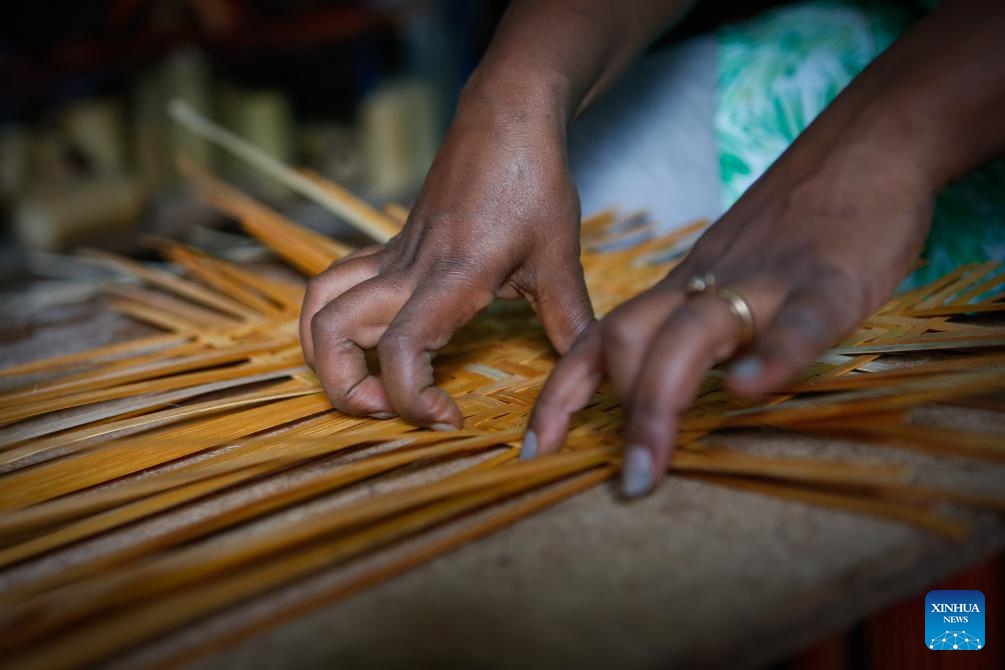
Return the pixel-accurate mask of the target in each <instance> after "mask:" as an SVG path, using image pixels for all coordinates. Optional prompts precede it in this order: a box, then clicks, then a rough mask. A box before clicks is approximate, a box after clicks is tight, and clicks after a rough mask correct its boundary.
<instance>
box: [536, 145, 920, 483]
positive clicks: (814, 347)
mask: <svg viewBox="0 0 1005 670" xmlns="http://www.w3.org/2000/svg"><path fill="white" fill-rule="evenodd" d="M825 130H826V128H825ZM834 137H835V135H833V134H830V133H820V132H818V133H816V134H812V133H810V134H808V135H807V136H806V137H805V139H803V140H800V142H797V144H796V145H794V147H793V148H792V149H790V151H789V152H787V153H786V154H785V155H784V156H783V157H782V158H781V159H780V160H779V161H778V162H777V163H776V164H775V166H773V167H772V168H771V169H770V170H769V171H768V173H766V174H765V175H764V177H763V178H762V179H761V180H759V181H758V182H757V183H756V184H755V186H754V187H753V188H752V189H750V190H749V191H748V193H747V194H745V195H744V197H743V198H742V199H741V200H740V201H739V202H738V203H737V204H736V205H735V206H734V207H733V208H732V209H731V210H730V211H729V212H727V213H726V214H725V215H724V216H723V217H722V218H721V219H720V220H719V221H718V222H717V223H715V224H714V225H713V226H712V227H711V228H710V229H709V230H708V231H707V233H706V234H705V235H704V236H703V237H702V238H701V239H700V240H699V242H698V243H697V244H696V245H695V247H694V249H693V250H692V252H691V253H690V254H689V255H688V256H687V257H686V258H685V260H684V261H682V263H681V264H680V265H679V266H678V267H676V268H675V269H674V270H673V271H671V272H670V273H669V274H668V275H667V277H666V278H665V279H663V280H662V281H661V282H660V283H659V284H657V285H656V286H655V287H653V288H652V289H650V290H648V291H646V292H644V293H642V294H640V295H639V296H637V297H635V298H634V299H632V300H629V301H628V302H626V303H624V304H622V305H621V306H619V307H618V308H617V309H615V310H614V311H613V312H611V313H610V314H609V315H607V316H606V317H604V318H603V319H602V320H601V321H600V322H598V323H597V324H595V325H594V326H593V327H591V328H590V329H589V330H588V331H587V332H586V333H584V335H583V336H582V337H581V339H580V340H579V341H578V342H577V343H576V344H575V345H574V347H573V348H572V350H571V351H570V352H569V353H568V354H566V355H565V357H564V358H563V359H562V360H561V361H560V362H559V363H558V365H557V366H556V368H555V370H554V371H553V373H552V374H551V376H550V378H549V379H548V381H547V382H546V384H545V385H544V388H543V389H542V391H541V394H540V397H539V398H538V401H537V404H536V406H535V408H534V411H533V414H532V416H531V419H530V423H529V426H528V433H527V435H526V438H525V441H524V449H523V453H522V457H524V458H529V457H532V456H534V455H536V454H537V453H549V452H554V451H556V450H558V449H559V448H560V447H561V445H562V443H563V441H564V440H565V437H566V435H567V433H568V430H569V423H570V418H571V414H572V413H574V412H576V411H577V410H579V409H581V408H582V407H583V406H585V405H586V404H587V403H588V402H589V400H590V398H591V397H592V395H593V393H594V392H595V390H596V389H597V387H598V386H599V385H600V383H601V382H602V381H603V379H604V377H605V376H606V377H608V378H609V379H610V382H611V384H612V387H613V391H614V393H615V394H616V395H617V397H618V398H619V400H620V401H621V403H622V406H623V408H624V411H625V416H626V423H625V428H624V434H623V440H624V444H625V445H626V451H625V457H624V463H623V471H622V483H621V486H622V491H623V493H624V494H625V495H626V496H629V497H633V496H638V495H642V494H644V493H646V492H648V491H649V490H650V489H651V488H652V487H653V486H654V485H655V484H657V483H658V481H659V480H660V479H661V478H662V476H663V473H664V472H665V471H666V467H667V463H668V459H669V455H670V451H671V447H672V446H673V444H674V442H675V438H676V433H677V429H678V423H679V417H680V414H681V412H683V411H684V410H685V409H686V408H687V407H688V405H689V404H690V403H691V402H692V401H693V399H694V397H695V395H696V394H697V392H698V389H699V387H700V384H701V382H702V381H703V379H704V378H705V373H706V372H707V371H708V370H709V368H711V367H713V366H715V365H716V364H718V363H720V362H723V361H726V360H729V359H731V358H733V357H734V356H736V355H739V358H738V360H735V361H734V363H733V364H732V365H731V366H730V368H729V370H728V376H727V381H726V384H727V387H728V388H729V389H731V390H732V391H734V392H736V393H738V394H740V395H743V396H758V395H761V394H764V393H768V392H771V391H773V390H776V389H778V388H779V387H781V386H782V385H783V384H785V383H786V382H787V381H788V380H789V379H790V378H791V377H793V376H794V375H796V374H797V373H798V372H799V371H800V370H802V369H803V368H804V367H805V366H806V365H808V364H809V363H810V362H811V361H812V360H813V359H814V357H815V356H817V355H818V354H819V353H820V352H821V351H823V350H824V349H826V348H827V347H828V346H830V345H832V344H834V343H835V342H837V341H839V340H840V339H841V338H842V337H843V336H844V335H846V334H847V333H848V332H849V331H851V330H852V329H853V328H854V327H855V326H856V325H857V324H858V323H859V322H860V321H861V320H862V319H864V318H865V317H867V316H868V315H869V314H871V313H872V312H873V311H875V309H877V308H878V307H879V306H880V305H881V304H882V302H883V300H884V299H885V298H886V297H887V296H889V295H890V294H891V293H892V292H893V290H894V289H895V288H896V286H897V284H898V282H899V281H900V279H901V278H902V277H903V276H904V275H905V274H906V272H907V271H908V270H909V269H910V267H911V265H912V263H913V261H914V260H915V259H916V258H917V255H918V253H919V252H920V250H921V248H922V245H923V242H924V238H925V235H926V232H927V229H928V225H929V222H930V218H931V208H932V202H933V199H934V192H935V189H934V187H933V186H932V182H931V179H930V178H929V176H928V175H926V174H925V173H924V171H923V170H920V169H919V168H918V167H917V165H919V161H915V160H914V158H915V157H914V156H912V155H911V154H910V151H909V150H907V149H904V150H901V149H902V147H900V146H894V143H895V142H896V138H897V133H889V134H886V135H885V137H884V138H883V139H879V138H878V137H877V136H875V135H872V134H868V141H866V137H865V136H864V135H863V136H862V138H861V139H862V141H859V136H858V135H856V133H854V132H851V131H849V133H848V134H846V135H844V136H843V138H842V139H843V141H841V142H835V141H832V140H833V138H834ZM707 275H712V276H713V277H714V278H715V282H716V285H717V286H718V287H720V288H727V289H729V290H731V291H733V292H734V294H735V295H739V296H741V297H742V299H743V300H744V301H745V303H746V304H747V305H748V306H749V308H750V312H751V313H752V315H753V325H754V338H753V341H752V342H751V343H750V345H749V347H747V348H745V349H743V350H742V351H739V350H738V349H739V348H740V346H739V345H740V341H741V339H742V336H743V332H742V331H743V326H744V323H743V320H742V319H741V318H738V315H737V314H735V313H734V312H733V311H731V308H730V302H729V301H728V300H727V299H724V298H723V297H722V296H720V295H717V294H716V293H715V291H707V292H705V293H702V294H700V295H692V296H689V295H688V294H687V290H686V289H687V285H688V283H689V280H690V279H691V278H693V277H704V276H707Z"/></svg>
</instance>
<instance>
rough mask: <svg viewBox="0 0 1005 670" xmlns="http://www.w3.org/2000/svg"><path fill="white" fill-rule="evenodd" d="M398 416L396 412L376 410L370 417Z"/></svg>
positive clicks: (386, 417) (388, 417)
mask: <svg viewBox="0 0 1005 670" xmlns="http://www.w3.org/2000/svg"><path fill="white" fill-rule="evenodd" d="M396 416H398V415H397V414H395V413H394V412H375V413H373V414H371V415H370V418H371V419H381V420H384V419H393V418H394V417H396Z"/></svg>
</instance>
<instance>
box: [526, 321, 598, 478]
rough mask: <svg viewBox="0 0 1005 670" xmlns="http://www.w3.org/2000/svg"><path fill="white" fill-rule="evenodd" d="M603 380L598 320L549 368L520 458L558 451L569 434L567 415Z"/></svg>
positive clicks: (577, 407) (591, 394) (570, 414)
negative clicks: (553, 367)
mask: <svg viewBox="0 0 1005 670" xmlns="http://www.w3.org/2000/svg"><path fill="white" fill-rule="evenodd" d="M603 380H604V355H603V335H602V333H601V328H600V324H594V325H592V326H590V327H589V328H587V330H585V331H584V332H583V334H582V335H581V336H580V338H579V340H577V341H576V343H575V344H574V345H573V346H572V348H571V349H569V351H568V352H567V353H566V354H565V356H563V357H562V359H561V360H560V361H559V362H558V364H557V365H556V366H555V369H554V370H552V372H551V375H549V377H548V379H547V381H545V383H544V386H543V387H542V388H541V393H540V395H538V397H537V401H536V402H535V403H534V409H533V410H532V411H531V415H530V421H529V422H528V430H527V434H526V435H525V436H524V442H523V449H522V450H521V451H520V458H522V459H529V458H533V457H535V456H536V455H538V454H539V453H540V454H546V453H553V452H556V451H558V450H559V449H560V448H561V447H562V444H563V443H564V442H565V438H566V436H567V435H568V434H569V419H570V417H571V416H572V414H573V413H575V412H578V411H579V410H581V409H582V408H583V407H585V406H586V404H587V403H588V402H590V398H592V397H593V393H594V391H596V390H597V388H599V387H600V384H601V382H602V381H603Z"/></svg>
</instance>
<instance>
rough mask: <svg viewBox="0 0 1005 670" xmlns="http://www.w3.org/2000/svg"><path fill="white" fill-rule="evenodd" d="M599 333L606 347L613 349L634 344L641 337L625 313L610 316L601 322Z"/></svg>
mask: <svg viewBox="0 0 1005 670" xmlns="http://www.w3.org/2000/svg"><path fill="white" fill-rule="evenodd" d="M601 332H602V333H603V335H604V339H605V340H606V341H607V342H608V345H609V346H611V347H615V348H620V347H627V346H631V345H634V344H636V343H637V342H638V341H639V339H640V337H641V335H640V333H639V329H638V328H637V327H636V325H635V324H634V323H633V320H632V319H631V318H630V317H629V316H628V315H627V313H626V312H621V313H615V314H611V315H610V316H609V317H608V318H606V319H604V320H603V321H601Z"/></svg>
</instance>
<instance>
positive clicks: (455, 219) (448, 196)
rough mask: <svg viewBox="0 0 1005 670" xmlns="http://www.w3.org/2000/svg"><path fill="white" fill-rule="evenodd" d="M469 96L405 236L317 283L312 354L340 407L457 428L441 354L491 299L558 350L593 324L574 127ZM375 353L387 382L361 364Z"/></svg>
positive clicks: (305, 327)
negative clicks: (437, 359)
mask: <svg viewBox="0 0 1005 670" xmlns="http://www.w3.org/2000/svg"><path fill="white" fill-rule="evenodd" d="M466 95H467V96H468V98H469V100H467V101H466V103H462V107H461V108H460V110H461V111H459V112H458V115H457V118H456V119H455V121H454V123H453V124H452V126H451V128H450V130H449V132H448V134H447V137H446V139H445V140H444V143H443V145H442V146H441V148H440V150H439V152H438V154H437V156H436V159H435V161H434V163H433V166H432V168H431V169H430V171H429V174H428V176H427V178H426V182H425V184H424V185H423V188H422V191H421V193H420V195H419V198H418V200H417V202H416V203H415V206H414V207H413V209H412V211H411V214H410V215H409V218H408V222H407V223H406V224H405V226H404V228H403V229H402V231H401V232H400V233H399V234H398V235H396V236H395V237H394V238H392V239H391V240H390V241H389V242H387V243H386V244H385V245H382V246H374V247H369V248H366V249H361V250H359V251H357V252H356V253H354V254H352V255H350V256H348V257H346V258H344V259H342V260H339V261H338V262H336V263H335V264H333V265H332V266H331V267H330V268H329V269H328V270H326V271H325V272H323V273H321V274H320V275H318V276H317V277H315V278H313V279H312V280H311V281H310V283H309V284H308V288H307V294H306V297H305V299H304V304H303V309H302V313H301V318H300V339H301V343H302V346H303V350H304V356H305V358H306V360H307V363H308V364H309V365H311V366H312V367H313V368H314V370H315V371H316V373H317V375H318V377H319V379H320V380H321V382H322V384H323V385H324V388H325V390H326V391H327V393H328V396H329V397H330V398H331V401H332V404H334V406H335V407H336V408H338V409H340V410H342V411H344V412H348V413H350V414H355V415H361V416H374V417H378V418H388V417H390V416H393V415H400V416H401V417H403V418H404V419H405V420H407V421H409V422H410V423H413V424H416V425H419V426H428V427H432V428H436V429H440V430H449V429H455V428H459V427H461V425H462V424H463V417H462V415H461V412H460V410H459V409H458V407H457V405H456V403H454V401H453V400H452V399H451V398H450V397H449V395H447V394H446V393H445V392H444V391H443V390H442V389H439V388H437V387H436V386H435V385H434V382H433V367H432V357H433V354H434V353H435V352H436V351H437V350H439V349H440V348H442V347H443V346H444V345H446V344H447V342H448V341H449V339H450V338H451V336H452V335H453V334H454V332H455V331H456V330H458V329H459V328H460V327H461V326H463V325H464V324H465V323H466V322H468V321H469V320H470V319H471V318H472V317H473V316H474V315H475V314H476V313H478V312H479V311H480V310H481V309H483V308H484V307H486V306H487V305H488V304H489V303H490V302H492V300H493V299H495V298H520V297H523V298H526V299H527V300H528V301H529V302H530V304H531V305H532V306H533V308H534V310H535V311H536V312H537V314H538V317H539V318H540V320H541V322H542V324H543V325H544V329H545V331H546V332H547V334H548V337H549V338H550V340H551V342H552V344H553V345H554V346H555V348H556V349H557V350H558V351H559V352H565V351H566V350H567V349H568V348H569V346H570V345H571V344H572V342H573V341H574V340H575V339H576V337H577V336H578V335H579V333H580V332H581V331H582V330H583V329H584V328H586V326H587V325H589V324H590V323H591V322H592V321H593V310H592V308H591V305H590V301H589V296H588V295H587V293H586V285H585V283H584V280H583V270H582V267H581V265H580V262H579V249H580V245H579V199H578V195H577V193H576V190H575V185H574V184H573V181H572V179H571V177H570V174H569V170H568V166H567V164H566V155H565V119H564V118H559V117H548V116H547V115H546V114H543V115H542V116H541V117H540V118H531V116H530V114H531V113H530V112H524V113H516V114H505V115H504V114H501V113H500V112H499V111H498V106H499V105H498V101H496V100H488V101H486V102H484V103H483V101H482V100H480V99H478V98H477V97H476V98H475V99H474V100H471V99H470V98H472V97H473V94H466ZM521 108H522V109H524V110H526V109H535V108H536V109H540V108H541V107H540V106H538V107H535V106H534V105H526V104H523V105H521ZM535 113H536V112H535ZM374 348H375V349H376V350H377V353H378V356H379V358H380V368H381V376H380V377H376V376H374V375H373V374H372V373H371V371H370V370H369V369H368V368H367V362H366V358H365V356H364V352H365V351H366V350H368V349H374Z"/></svg>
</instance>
